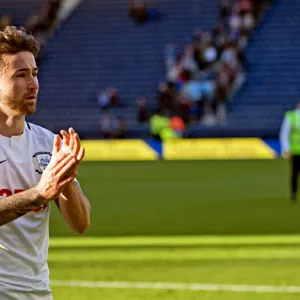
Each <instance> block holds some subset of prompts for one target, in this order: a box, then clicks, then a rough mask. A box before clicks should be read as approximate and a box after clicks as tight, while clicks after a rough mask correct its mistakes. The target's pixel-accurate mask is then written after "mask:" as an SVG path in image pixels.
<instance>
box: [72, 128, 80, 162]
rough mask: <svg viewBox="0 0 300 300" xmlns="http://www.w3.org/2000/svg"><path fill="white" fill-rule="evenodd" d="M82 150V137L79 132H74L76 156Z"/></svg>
mask: <svg viewBox="0 0 300 300" xmlns="http://www.w3.org/2000/svg"><path fill="white" fill-rule="evenodd" d="M79 151H80V139H79V135H78V134H77V133H74V145H73V153H74V155H75V157H76V156H77V155H78V154H79Z"/></svg>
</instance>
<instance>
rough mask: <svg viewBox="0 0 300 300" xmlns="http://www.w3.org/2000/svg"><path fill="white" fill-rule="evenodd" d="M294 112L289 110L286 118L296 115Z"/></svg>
mask: <svg viewBox="0 0 300 300" xmlns="http://www.w3.org/2000/svg"><path fill="white" fill-rule="evenodd" d="M294 112H295V111H294V110H288V111H287V112H286V113H285V114H284V115H285V116H286V117H290V116H292V115H293V114H294Z"/></svg>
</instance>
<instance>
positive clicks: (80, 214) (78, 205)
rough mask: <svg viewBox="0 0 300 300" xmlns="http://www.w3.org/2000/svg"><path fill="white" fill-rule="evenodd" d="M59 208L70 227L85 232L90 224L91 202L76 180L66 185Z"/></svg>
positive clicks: (60, 198)
mask: <svg viewBox="0 0 300 300" xmlns="http://www.w3.org/2000/svg"><path fill="white" fill-rule="evenodd" d="M59 209H60V211H61V214H62V215H63V217H64V219H65V221H66V222H67V224H68V226H69V227H70V229H71V230H72V231H74V232H79V233H83V232H84V231H85V230H86V229H87V228H88V226H89V224H90V204H89V201H88V200H87V198H86V197H85V196H84V195H83V194H82V192H81V190H80V188H79V187H78V186H77V184H76V183H75V182H72V183H70V184H68V185H67V186H66V188H65V189H64V190H63V192H62V193H61V195H60V197H59Z"/></svg>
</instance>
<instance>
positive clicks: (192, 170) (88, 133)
mask: <svg viewBox="0 0 300 300" xmlns="http://www.w3.org/2000/svg"><path fill="white" fill-rule="evenodd" d="M299 11H300V2H299V0H236V1H233V0H228V1H227V0H224V1H223V0H186V1H181V0H157V1H153V0H144V1H127V0H109V1H104V0H61V1H59V0H26V1H24V0H1V1H0V12H1V20H0V27H1V28H4V27H5V26H6V25H8V24H14V25H17V26H25V27H26V28H27V29H28V30H30V31H31V32H32V33H33V34H34V35H35V36H36V38H37V39H39V40H40V42H41V43H42V52H41V55H40V57H39V58H38V66H39V69H40V72H39V80H40V95H39V103H38V112H37V113H36V115H35V116H32V117H30V119H29V120H30V121H32V122H34V123H36V124H39V125H42V126H44V127H46V128H48V129H50V130H52V131H54V132H59V130H61V129H67V128H68V127H70V126H72V127H74V128H75V129H76V130H77V131H78V132H79V133H80V136H81V137H82V139H83V143H84V145H85V146H86V148H87V155H86V159H85V161H84V162H83V164H82V166H81V169H80V175H79V180H80V183H81V185H82V188H83V190H84V191H85V193H86V194H87V195H88V197H89V198H90V200H91V204H92V224H91V226H90V229H89V230H88V232H87V233H86V234H85V235H84V236H76V235H74V234H72V233H70V231H69V230H68V229H67V228H66V225H65V224H64V222H63V220H62V218H61V217H60V216H59V213H58V212H57V210H55V209H53V210H52V216H51V222H50V233H51V244H50V249H49V266H50V269H51V279H52V288H53V294H54V299H55V300H62V299H68V298H70V299H75V300H76V299H89V300H92V299H95V300H96V299H111V300H121V299H122V300H125V299H126V300H127V299H130V300H134V299H172V300H173V299H182V300H183V299H184V300H189V299H220V300H223V299H243V300H244V299H251V300H252V299H264V300H265V299H284V300H286V299H287V300H289V299H299V297H300V279H299V278H300V235H299V230H300V221H299V214H300V211H299V205H292V204H291V203H289V201H288V177H289V166H288V163H287V161H285V160H282V159H280V146H279V142H278V131H279V127H280V123H281V120H282V117H283V114H284V112H285V111H287V110H289V109H292V108H293V107H294V106H295V103H296V101H297V100H299V97H300V81H299V78H300V68H299V66H298V65H297V63H298V62H299V61H300V52H299V48H300V39H299V34H300V29H299V28H300V18H299Z"/></svg>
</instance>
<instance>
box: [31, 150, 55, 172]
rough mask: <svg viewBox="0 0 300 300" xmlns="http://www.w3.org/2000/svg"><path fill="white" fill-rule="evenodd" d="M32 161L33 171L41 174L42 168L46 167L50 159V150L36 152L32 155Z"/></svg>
mask: <svg viewBox="0 0 300 300" xmlns="http://www.w3.org/2000/svg"><path fill="white" fill-rule="evenodd" d="M32 157H33V163H34V164H35V168H36V169H35V171H36V172H38V173H39V174H42V173H43V172H44V170H45V169H46V168H47V166H48V164H49V162H50V160H51V153H50V152H36V153H35V154H34V155H33V156H32Z"/></svg>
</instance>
